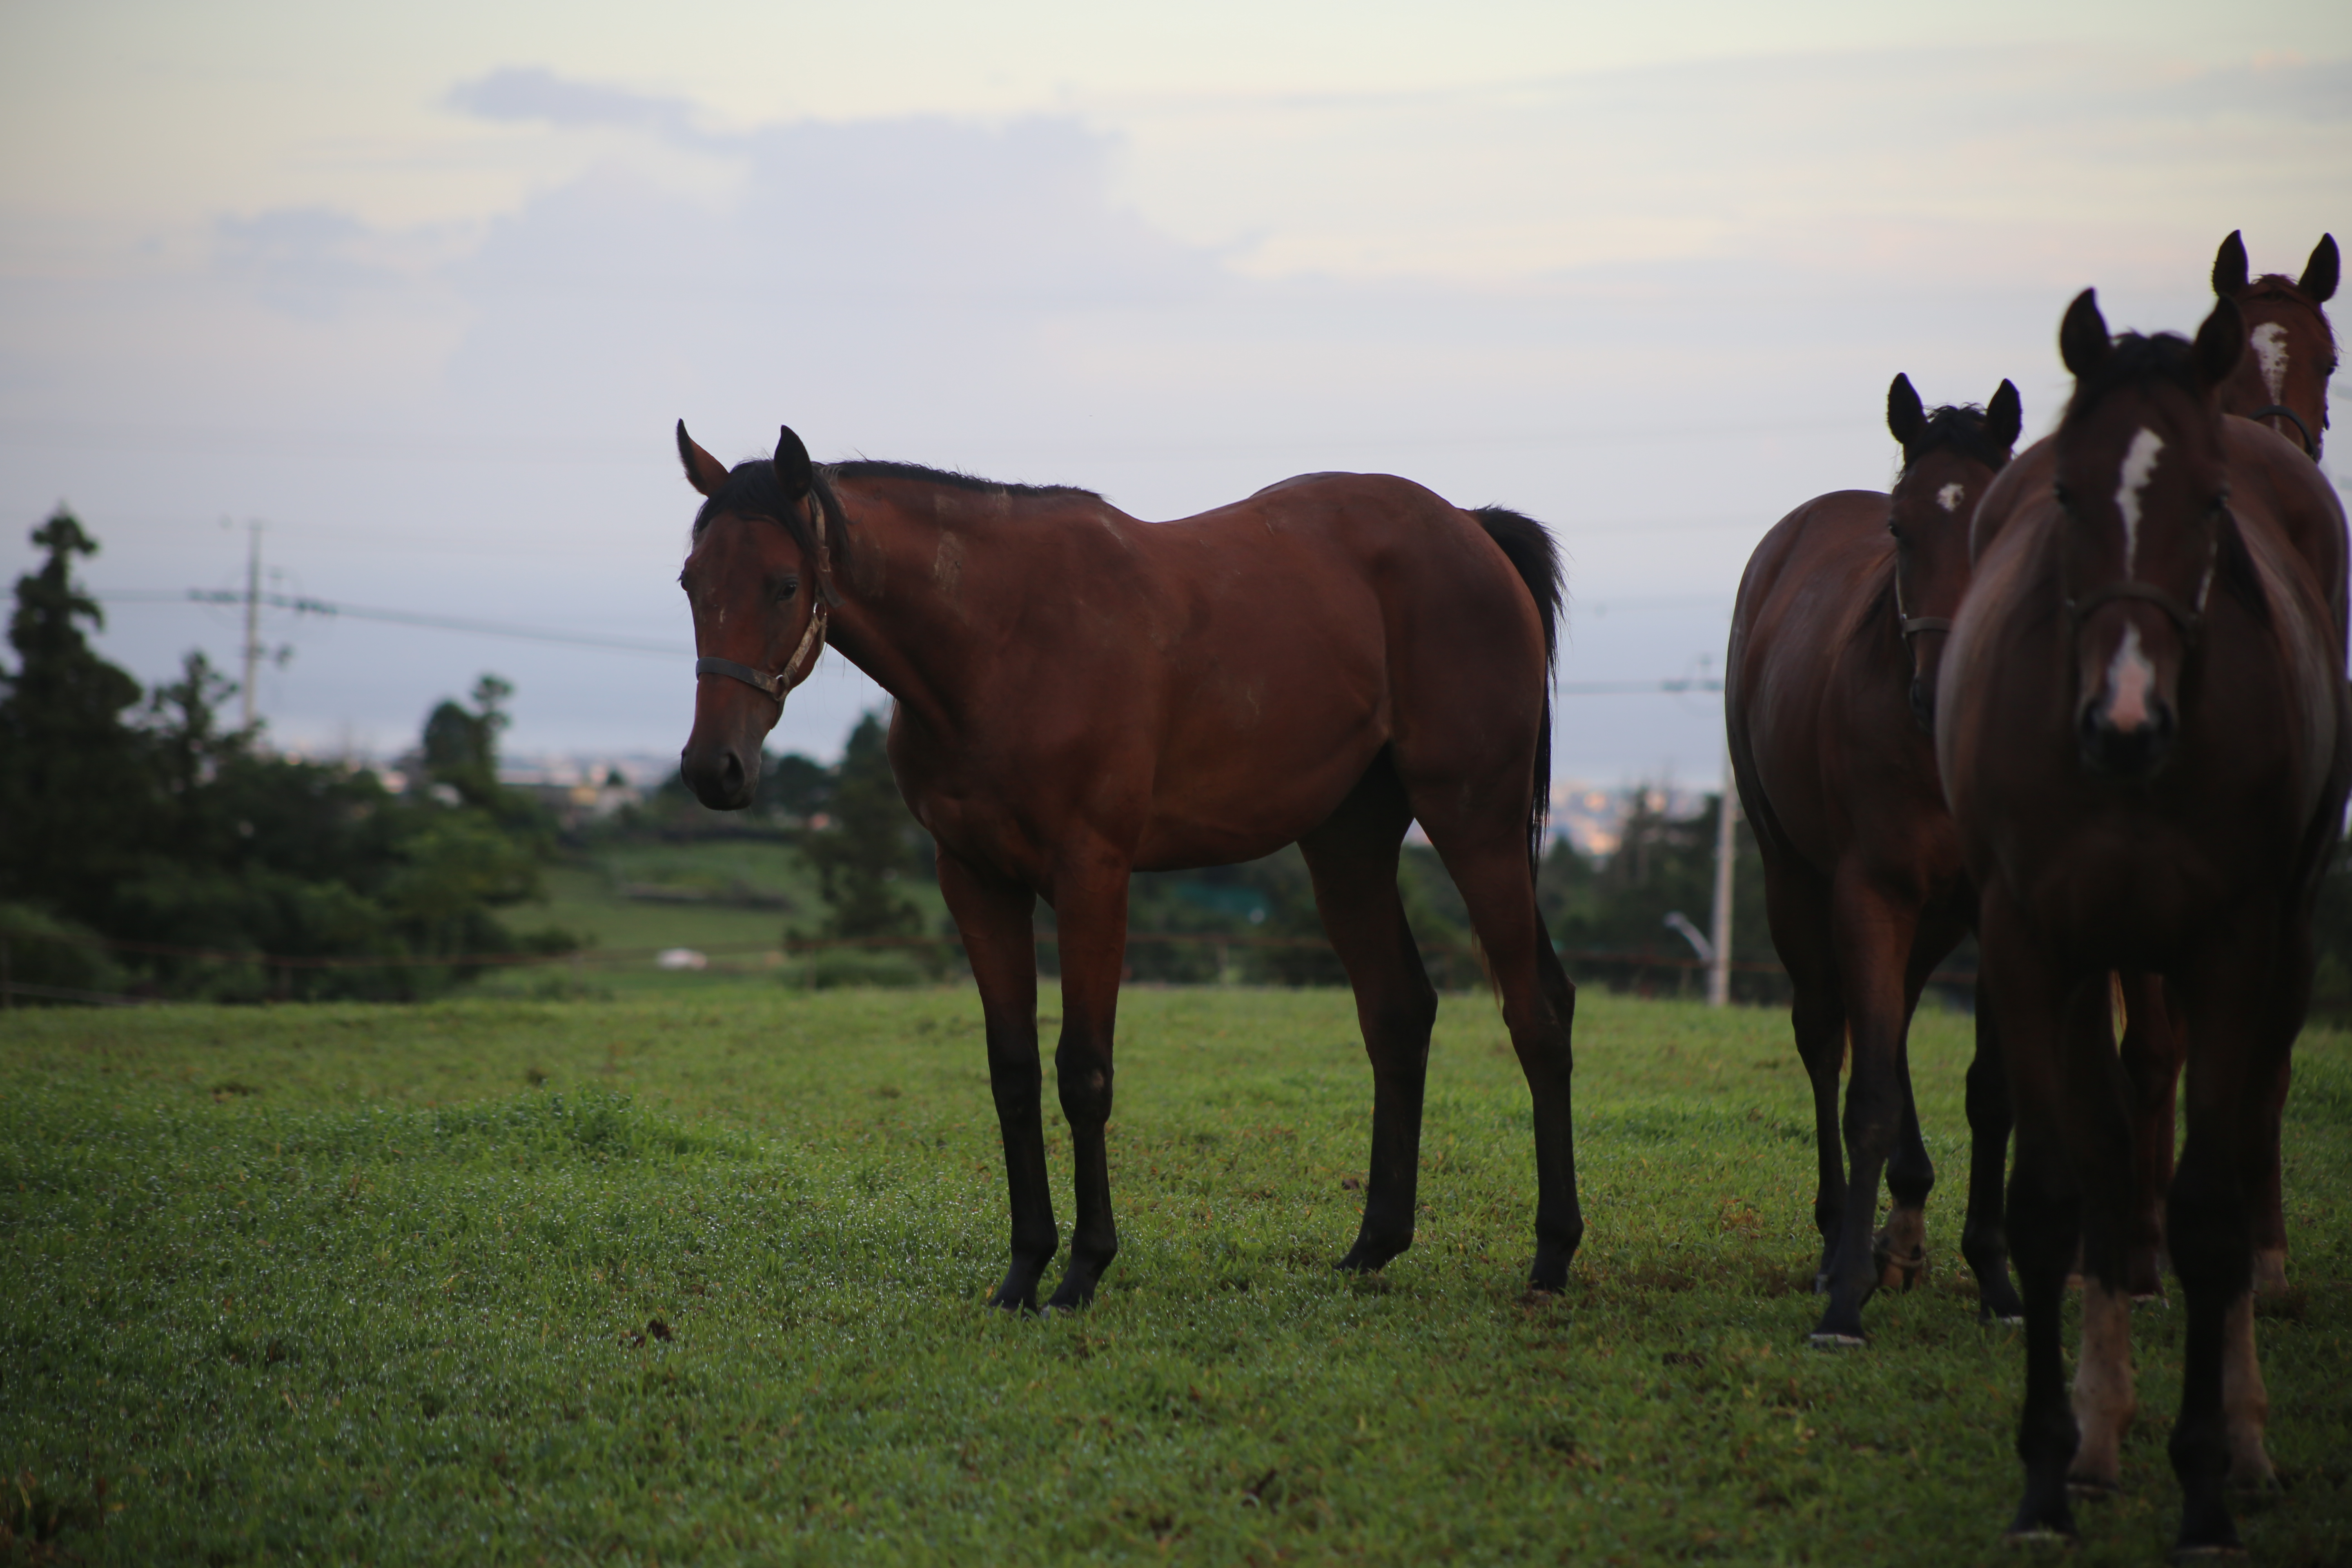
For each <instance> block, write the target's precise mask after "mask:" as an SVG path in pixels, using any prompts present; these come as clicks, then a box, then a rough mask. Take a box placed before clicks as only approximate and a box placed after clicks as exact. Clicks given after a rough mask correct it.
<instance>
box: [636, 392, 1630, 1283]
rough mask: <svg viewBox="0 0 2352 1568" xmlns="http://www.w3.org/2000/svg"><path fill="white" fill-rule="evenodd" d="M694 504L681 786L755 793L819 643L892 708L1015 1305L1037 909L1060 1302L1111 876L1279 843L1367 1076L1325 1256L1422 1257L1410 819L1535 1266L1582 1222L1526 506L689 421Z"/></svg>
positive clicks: (1034, 1160) (1045, 1208) (1106, 1046)
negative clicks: (1059, 463) (1027, 477)
mask: <svg viewBox="0 0 2352 1568" xmlns="http://www.w3.org/2000/svg"><path fill="white" fill-rule="evenodd" d="M677 443H678V454H679V457H680V458H681V459H682V460H683V461H684V462H685V465H686V472H687V478H688V480H690V481H691V482H692V484H693V486H694V488H695V489H697V490H698V491H700V492H701V493H702V495H703V496H704V497H705V498H706V500H705V501H704V504H703V507H702V510H701V511H700V513H699V515H698V516H697V518H696V519H695V525H694V544H693V549H692V552H691V553H690V554H689V555H688V558H687V563H686V570H685V572H684V573H683V574H682V575H681V576H680V578H679V581H680V583H681V584H682V585H683V586H684V587H685V589H686V593H687V598H688V603H689V604H690V605H692V607H693V612H694V635H695V645H696V647H697V649H698V651H699V652H700V654H701V655H702V658H700V660H699V661H698V663H697V665H696V670H697V673H698V676H699V677H700V678H701V679H700V680H699V684H698V689H697V691H696V697H695V709H694V731H693V733H692V735H691V736H690V737H689V738H688V741H687V744H686V751H685V753H684V757H683V772H684V773H685V776H686V781H687V783H688V785H690V786H691V787H692V789H693V790H694V793H695V795H697V797H698V798H699V799H700V800H701V801H702V802H703V804H704V805H709V806H712V807H715V808H718V809H721V810H726V809H732V808H735V807H740V806H742V805H746V804H748V803H749V802H750V800H751V788H752V784H753V781H754V780H755V779H756V778H757V776H758V773H759V757H760V744H761V739H762V738H763V737H764V736H765V735H766V734H767V733H768V731H769V730H770V729H771V728H772V727H773V726H774V724H775V722H776V721H777V719H778V717H779V716H780V715H781V714H782V710H783V700H784V698H785V696H786V694H787V693H788V692H790V690H791V689H792V688H793V686H794V685H795V684H796V683H798V682H799V681H800V680H801V679H803V678H804V677H805V676H806V674H807V672H808V669H809V668H810V667H811V666H812V665H813V664H814V662H815V659H816V656H817V654H818V653H819V652H821V651H822V649H823V647H824V645H825V644H827V643H831V644H832V646H834V647H836V648H838V649H839V650H840V651H841V653H842V654H843V656H844V657H845V658H848V660H849V661H850V662H851V663H852V664H855V665H856V666H857V667H858V668H860V669H862V670H864V671H866V674H868V675H870V676H872V677H873V678H874V679H875V680H876V681H877V682H878V683H879V684H880V685H881V686H882V688H883V689H885V690H887V691H888V692H889V693H890V694H891V696H893V697H895V698H896V699H897V700H898V701H897V704H896V707H895V710H894V711H893V714H892V718H891V721H890V738H889V753H890V764H891V768H892V771H893V772H894V773H896V774H897V777H898V789H899V793H900V794H901V795H904V796H905V797H906V801H907V805H908V806H909V807H910V808H911V809H912V810H913V812H914V814H915V816H916V819H917V820H918V821H919V822H920V823H921V824H922V825H923V826H924V827H925V828H927V829H928V830H929V832H930V835H931V837H932V838H933V839H934V840H935V841H936V842H937V844H938V846H939V876H940V891H941V892H943V893H944V894H945V895H946V896H947V903H948V909H949V910H950V913H951V914H952V915H953V916H954V918H955V922H956V927H957V930H958V931H960V932H961V934H962V938H963V944H964V951H965V952H966V953H967V954H968V955H969V956H970V959H971V969H972V975H973V978H974V979H975V980H976V981H977V982H978V984H979V988H980V998H981V1010H982V1016H983V1018H984V1020H985V1023H986V1029H987V1042H988V1067H989V1077H990V1082H991V1087H992V1090H993V1093H994V1096H995V1100H996V1112H997V1119H998V1121H999V1123H1000V1125H1001V1127H1002V1129H1003V1138H1004V1172H1005V1179H1006V1184H1007V1187H1008V1195H1009V1197H1010V1199H1011V1204H1012V1211H1013V1240H1012V1254H1013V1258H1012V1266H1011V1268H1010V1269H1009V1270H1008V1271H1007V1272H1006V1274H1005V1276H1004V1280H1003V1284H1002V1285H1000V1286H999V1287H998V1288H997V1290H996V1293H995V1296H994V1298H993V1300H994V1304H995V1305H997V1306H999V1307H1004V1308H1013V1309H1023V1308H1031V1309H1034V1307H1035V1305H1036V1290H1037V1283H1038V1279H1039V1276H1040V1275H1041V1274H1042V1272H1043V1271H1044V1269H1045V1266H1046V1264H1047V1262H1048V1261H1050V1260H1051V1259H1052V1258H1053V1256H1054V1252H1055V1247H1056V1245H1057V1242H1058V1239H1059V1237H1058V1232H1057V1230H1056V1228H1055V1220H1054V1208H1053V1202H1052V1199H1051V1198H1050V1196H1049V1195H1048V1194H1047V1190H1046V1176H1045V1129H1044V1125H1043V1123H1042V1121H1040V1117H1039V1109H1038V1100H1039V1092H1040V1089H1041V1086H1042V1079H1043V1074H1042V1071H1041V1068H1040V1064H1039V1060H1038V1051H1037V966H1036V939H1035V936H1034V930H1033V926H1032V921H1033V917H1034V910H1035V906H1036V901H1037V900H1039V899H1041V898H1042V899H1044V900H1045V901H1046V902H1047V903H1048V904H1050V905H1051V906H1052V907H1053V909H1054V911H1055V917H1056V925H1057V931H1058V940H1059V942H1060V945H1061V957H1062V1033H1061V1041H1060V1044H1059V1046H1058V1047H1056V1049H1055V1055H1054V1067H1055V1080H1056V1082H1057V1084H1058V1086H1059V1088H1060V1090H1061V1101H1062V1110H1063V1113H1064V1114H1065V1115H1066V1117H1067V1118H1068V1119H1069V1123H1070V1133H1071V1143H1072V1148H1073V1153H1074V1155H1075V1159H1076V1198H1077V1218H1076V1226H1075V1227H1074V1229H1073V1230H1072V1233H1071V1237H1070V1259H1069V1264H1068V1268H1067V1269H1066V1272H1065V1273H1064V1275H1063V1277H1062V1280H1061V1283H1060V1286H1059V1287H1058V1288H1057V1289H1055V1291H1054V1293H1053V1295H1052V1297H1051V1298H1050V1299H1049V1300H1048V1301H1047V1303H1046V1305H1047V1307H1048V1308H1069V1307H1076V1306H1079V1305H1082V1304H1083V1303H1085V1302H1086V1301H1087V1300H1090V1299H1091V1298H1092V1297H1093V1295H1094V1292H1095V1288H1096V1285H1097V1282H1098V1281H1099V1280H1100V1279H1101V1278H1102V1275H1103V1271H1104V1270H1105V1269H1106V1268H1108V1267H1109V1266H1110V1262H1111V1259H1112V1258H1113V1257H1114V1256H1115V1255H1116V1254H1117V1252H1118V1230H1117V1228H1116V1226H1114V1224H1113V1222H1112V1218H1111V1199H1110V1169H1109V1164H1108V1153H1107V1151H1106V1148H1105V1141H1104V1140H1105V1134H1104V1124H1105V1122H1106V1121H1108V1119H1109V1116H1110V1107H1111V1035H1112V1025H1113V1020H1114V1016H1115V1013H1116V1010H1117V1006H1118V984H1119V974H1120V970H1121V968H1122V965H1123V960H1124V952H1125V946H1126V940H1127V894H1128V879H1129V873H1130V872H1132V871H1137V870H1170V869H1175V868H1184V867H1195V866H1209V865H1218V864H1223V863H1227V862H1231V861H1235V860H1244V859H1248V858H1252V857H1255V856H1259V855H1265V854H1267V853H1270V852H1271V851H1273V850H1275V849H1276V848H1279V847H1282V846H1283V845H1285V844H1289V843H1293V842H1296V843H1297V845H1298V846H1299V847H1300V849H1301V850H1303V851H1304V852H1305V854H1306V857H1307V867H1308V868H1309V870H1310V871H1311V872H1312V873H1313V876H1314V881H1315V897H1316V904H1317V907H1318V909H1319V910H1321V911H1322V916H1323V923H1324V929H1325V930H1326V931H1328V933H1329V935H1330V939H1331V943H1332V946H1333V947H1334V948H1335V949H1337V950H1338V952H1339V960H1340V963H1342V964H1343V965H1344V966H1345V968H1346V970H1347V973H1348V979H1349V984H1351V985H1352V986H1353V987H1354V988H1355V993H1356V1009H1357V1017H1358V1019H1359V1021H1360V1024H1361V1026H1362V1029H1363V1035H1364V1046H1365V1050H1366V1052H1367V1053H1368V1054H1369V1055H1370V1058H1371V1064H1372V1089H1373V1100H1372V1149H1371V1161H1370V1181H1369V1183H1368V1191H1367V1193H1366V1196H1365V1204H1364V1213H1363V1221H1362V1226H1361V1229H1360V1232H1359V1234H1358V1236H1357V1237H1356V1242H1355V1245H1354V1247H1351V1248H1350V1249H1349V1252H1348V1254H1347V1255H1346V1257H1344V1258H1341V1259H1340V1260H1339V1266H1340V1267H1341V1268H1350V1269H1362V1270H1369V1269H1376V1268H1380V1267H1381V1265H1383V1264H1385V1263H1387V1262H1388V1261H1389V1260H1390V1259H1391V1258H1394V1257H1396V1256H1397V1255H1398V1254H1399V1253H1401V1252H1402V1251H1403V1250H1404V1249H1405V1248H1406V1247H1409V1246H1410V1245H1412V1231H1413V1201H1414V1188H1415V1182H1416V1178H1417V1175H1418V1171H1419V1163H1420V1142H1421V1111H1422V1089H1423V1077H1424V1071H1425V1066H1426V1062H1427V1059H1428V1052H1429V1037H1430V1027H1431V1025H1432V1023H1433V1020H1434V1018H1435V1016H1436V1012H1437V994H1436V992H1435V991H1434V989H1433V987H1432V986H1431V984H1430V982H1429V977H1428V975H1427V973H1425V972H1424V970H1423V966H1422V963H1421V957H1420V953H1419V951H1418V949H1417V948H1416V947H1415V946H1414V942H1413V938H1412V931H1411V930H1410V929H1409V928H1408V927H1407V926H1406V924H1405V916H1404V908H1403V905H1402V901H1401V900H1400V899H1399V897H1398V892H1397V882H1396V878H1397V858H1398V853H1399V848H1400V846H1401V845H1402V840H1403V838H1404V834H1405V829H1406V828H1407V827H1408V826H1411V824H1412V822H1413V821H1414V820H1415V819H1416V818H1417V819H1418V820H1419V821H1420V823H1421V825H1422V826H1423V829H1424V830H1425V831H1426V832H1427V833H1428V835H1429V839H1430V842H1431V843H1432V844H1433V845H1434V846H1435V847H1436V848H1437V851H1438V853H1439V854H1440V855H1441V856H1442V857H1443V858H1444V862H1445V866H1446V869H1447V870H1448V871H1449V872H1451V873H1452V874H1453V877H1454V882H1455V884H1456V885H1457V886H1458V887H1459V888H1460V889H1461V890H1462V895H1463V898H1464V900H1465V902H1466V903H1467V904H1468V906H1469V911H1470V918H1471V921H1472V923H1473V925H1474V926H1475V928H1476V931H1477V933H1478V939H1479V941H1480V942H1481V943H1482V944H1483V946H1484V949H1485V952H1486V958H1487V961H1488V963H1489V966H1490V968H1491V972H1492V973H1493V976H1494V980H1495V983H1496V987H1497V989H1498V990H1499V992H1500V994H1501V998H1502V1006H1503V1016H1504V1018H1505V1020H1506V1022H1507V1025H1508V1027H1509V1029H1510V1034H1511V1042H1512V1045H1513V1046H1514V1047H1516V1049H1517V1053H1518V1058H1519V1063H1520V1066H1521V1068H1522V1069H1523V1070H1524V1071H1525V1072H1526V1074H1527V1079H1528V1088H1529V1089H1531V1090H1532V1091H1533V1094H1534V1099H1535V1144H1536V1180H1537V1188H1538V1191H1537V1202H1536V1250H1535V1261H1534V1263H1533V1266H1532V1267H1531V1268H1530V1270H1529V1277H1530V1279H1531V1281H1532V1283H1533V1284H1534V1286H1535V1287H1536V1288H1538V1289H1558V1288H1559V1286H1560V1285H1561V1284H1562V1283H1564V1281H1565V1279H1566V1278H1567V1273H1568V1265H1569V1259H1570V1257H1571V1256H1572V1255H1573V1254H1574V1253H1575V1251H1576V1247H1577V1243H1578V1241H1579V1240H1580V1238H1581V1237H1582V1236H1583V1232H1584V1222H1583V1218H1582V1215H1580V1212H1579V1209H1578V1206H1577V1194H1576V1163H1575V1152H1574V1142H1573V1138H1572V1134H1571V1128H1570V1106H1569V1073H1570V1024H1571V1022H1572V1020H1573V1017H1574V1014H1575V1007H1576V994H1575V988H1574V987H1573V986H1572V985H1570V983H1569V980H1568V976H1567V974H1566V973H1564V972H1563V971H1562V970H1561V968H1560V965H1559V958H1558V957H1557V956H1556V955H1555V953H1554V952H1553V951H1552V946H1551V942H1550V939H1549V936H1547V934H1546V933H1545V931H1544V928H1543V923H1542V920H1541V917H1540V916H1539V915H1538V913H1537V910H1536V901H1535V864H1536V861H1535V857H1536V852H1537V849H1538V846H1539V844H1540V840H1541V836H1542V826H1543V814H1544V806H1545V797H1546V793H1547V790H1546V780H1547V778H1548V775H1549V765H1550V731H1551V705H1550V692H1549V671H1550V661H1551V658H1552V654H1553V647H1554V643H1555V628H1556V624H1557V621H1558V618H1559V603H1560V573H1559V564H1558V563H1557V560H1556V558H1555V556H1554V553H1553V550H1552V543H1551V539H1550V536H1549V534H1548V533H1546V532H1545V531H1544V529H1543V527H1542V526H1541V525H1540V524H1538V523H1537V522H1534V521H1531V520H1529V519H1528V518H1525V517H1522V516H1520V515H1518V514H1517V513H1516V512H1511V511H1507V510H1503V509H1501V508H1487V509H1485V510H1479V511H1464V510H1460V509H1458V508H1455V507H1453V506H1450V505H1448V504H1447V503H1446V502H1444V501H1443V500H1439V499H1438V498H1437V497H1436V496H1434V495H1432V494H1431V493H1430V492H1429V491H1427V490H1425V489H1422V488H1421V487H1420V486H1418V485H1415V484H1412V483H1409V482H1407V481H1406V480H1403V479H1391V478H1387V477H1383V476H1377V475H1358V474H1314V475H1307V476H1305V477H1303V478H1299V479H1286V480H1285V481H1283V482H1282V483H1280V484H1276V485H1273V486H1270V487H1268V488H1267V489H1263V490H1260V491H1259V492H1258V493H1257V494H1255V495H1254V496H1252V497H1250V498H1249V499H1248V500H1244V501H1240V502H1236V503H1235V504H1234V505H1231V506H1226V507H1221V508H1219V509H1218V510H1214V511H1211V512H1205V513H1203V514H1202V515H1201V516H1198V517H1193V518H1187V519H1184V520H1183V521H1176V522H1162V523H1147V522H1139V521H1137V520H1135V519H1134V518H1131V517H1129V516H1127V515H1126V514H1124V513H1122V512H1120V511H1119V510H1117V509H1116V508H1114V507H1112V506H1111V505H1109V504H1108V502H1106V501H1105V500H1103V499H1102V498H1101V497H1099V496H1097V495H1095V494H1093V493H1092V492H1090V491H1087V490H1080V489H1066V488H1059V487H1054V488H1034V487H1030V486H1023V485H1000V484H992V483H988V482H986V481H983V480H979V479H971V478H970V477H968V476H963V475H957V474H948V473H942V472H940V471H938V470H935V469H930V468H918V467H914V466H912V465H908V464H898V463H874V462H855V463H843V464H839V465H837V466H833V467H826V468H818V467H814V466H812V465H811V463H810V461H809V458H808V453H807V451H806V449H805V448H804V447H803V446H802V445H801V441H800V438H799V437H797V436H795V435H793V432H792V431H791V430H790V429H786V430H785V431H783V432H782V437H781V438H780V439H779V441H778V443H777V447H776V456H775V458H774V460H773V461H772V462H771V461H768V460H764V459H763V460H761V461H757V462H751V463H744V464H742V465H740V466H739V467H737V468H735V469H734V470H733V471H731V472H730V471H729V469H728V468H726V467H724V466H723V465H722V464H720V463H719V461H718V460H717V459H716V458H712V457H711V456H710V454H709V453H708V452H706V451H704V450H703V449H702V448H701V447H698V446H696V445H695V444H694V442H693V441H692V440H691V439H689V438H688V436H687V434H686V426H684V425H683V424H680V425H679V426H678V431H677Z"/></svg>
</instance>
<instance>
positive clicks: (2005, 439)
mask: <svg viewBox="0 0 2352 1568" xmlns="http://www.w3.org/2000/svg"><path fill="white" fill-rule="evenodd" d="M2024 428H2025V405H2024V404H2023V403H2022V402H2021V401H2020V400H2019V398H2018V395H2017V387H2016V384H2014V383H2012V382H2011V381H2010V379H2009V378H2008V377H2007V376H2003V377H2002V378H2001V383H2000V387H1999V388H1998V389H1997V390H1996V391H1995V392H1994V393H1993V395H1992V401H1991V402H1990V403H1988V404H1986V405H1985V431H1984V433H1985V439H1986V440H1988V441H1990V442H1991V443H1992V444H1993V445H1994V446H1996V447H2000V449H2001V450H2002V451H2004V452H2006V451H2009V450H2011V448H2013V447H2016V445H2017V437H2018V435H2019V433H2020V432H2021V431H2023V430H2024Z"/></svg>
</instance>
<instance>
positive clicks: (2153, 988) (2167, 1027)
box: [2116, 974, 2181, 1301]
mask: <svg viewBox="0 0 2352 1568" xmlns="http://www.w3.org/2000/svg"><path fill="white" fill-rule="evenodd" d="M2116 987H2117V990H2118V993H2119V994H2120V995H2121V996H2122V998H2123V1005H2124V1034H2123V1043H2122V1047H2121V1053H2120V1054H2121V1056H2122V1058H2123V1065H2124V1074H2125V1076H2126V1078H2127V1079H2130V1081H2131V1093H2132V1219H2131V1236H2130V1241H2129V1247H2130V1250H2129V1251H2128V1252H2127V1254H2126V1257H2125V1281H2126V1284H2127V1285H2128V1286H2129V1287H2130V1289H2131V1293H2132V1295H2133V1296H2134V1297H2136V1298H2137V1299H2138V1300H2144V1301H2145V1300H2152V1299H2156V1298H2160V1297H2161V1296H2163V1294H2164V1268H2165V1257H2164V1194H2165V1189H2166V1188H2168V1187H2169V1186H2170V1185H2171V1184H2172V1107H2173V1095H2174V1091H2175V1087H2176V1086H2177V1085H2178V1084H2179V1080H2180V1058H2181V1037H2180V1030H2181V1021H2180V1019H2179V1008H2178V1007H2177V1006H2176V1005H2174V1004H2173V1002H2172V1000H2171V998H2170V997H2169V996H2168V994H2166V991H2165V986H2164V982H2163V981H2162V980H2161V979H2160V978H2158V976H2156V975H2153V974H2126V975H2120V976H2118V977H2117V979H2116Z"/></svg>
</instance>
